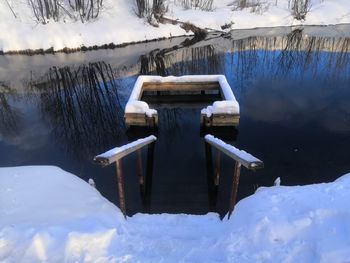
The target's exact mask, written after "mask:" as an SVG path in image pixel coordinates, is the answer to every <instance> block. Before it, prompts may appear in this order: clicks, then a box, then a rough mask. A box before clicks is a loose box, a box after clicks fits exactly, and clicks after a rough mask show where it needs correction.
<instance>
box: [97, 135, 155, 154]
mask: <svg viewBox="0 0 350 263" xmlns="http://www.w3.org/2000/svg"><path fill="white" fill-rule="evenodd" d="M156 140H157V137H156V136H154V135H150V136H148V137H146V138H142V139H138V140H136V141H133V142H131V143H128V144H125V145H123V146H120V147H115V148H113V149H111V150H109V151H107V152H105V153H103V154H100V155H97V156H96V157H95V158H96V159H97V158H107V159H109V158H112V157H113V156H115V155H117V154H120V153H122V152H124V151H127V150H128V149H132V148H134V147H136V146H138V145H140V144H148V143H151V142H154V141H156Z"/></svg>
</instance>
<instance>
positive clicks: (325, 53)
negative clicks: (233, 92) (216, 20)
mask: <svg viewBox="0 0 350 263" xmlns="http://www.w3.org/2000/svg"><path fill="white" fill-rule="evenodd" d="M232 46H233V53H231V54H230V55H228V56H229V57H230V58H231V62H230V63H231V64H230V70H232V75H235V76H236V77H235V84H236V83H237V84H238V86H240V87H242V88H244V87H246V88H248V87H249V85H251V81H252V80H258V78H264V77H268V78H269V79H271V78H276V79H279V78H281V77H283V78H291V77H292V78H297V79H304V78H313V79H315V78H317V79H320V78H323V79H327V80H329V79H332V78H335V77H341V76H343V77H344V76H346V75H347V74H349V62H350V39H349V38H332V37H318V36H307V35H305V34H303V31H302V30H299V29H298V30H294V31H292V32H291V33H290V34H288V35H287V36H284V37H249V38H246V39H239V40H234V41H233V43H232Z"/></svg>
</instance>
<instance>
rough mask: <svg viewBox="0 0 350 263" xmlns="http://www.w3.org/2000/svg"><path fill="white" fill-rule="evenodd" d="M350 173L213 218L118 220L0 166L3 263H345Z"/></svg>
mask: <svg viewBox="0 0 350 263" xmlns="http://www.w3.org/2000/svg"><path fill="white" fill-rule="evenodd" d="M349 198H350V174H348V175H345V176H343V177H341V178H340V179H338V180H337V181H335V182H333V183H327V184H318V185H307V186H295V187H286V186H275V187H268V188H260V189H259V190H258V191H257V193H255V194H254V195H252V196H250V197H248V198H246V199H243V200H242V201H240V202H239V203H238V204H237V206H236V208H235V211H234V213H233V215H232V217H231V219H230V220H229V221H228V220H226V219H224V220H223V221H220V220H219V218H218V216H217V215H216V214H213V213H210V214H207V215H205V216H194V215H168V214H162V215H144V214H137V215H135V216H133V217H131V218H128V219H127V221H125V220H124V219H123V217H122V214H121V212H120V211H119V209H118V208H116V207H115V206H114V205H113V204H111V203H109V202H108V201H107V200H106V199H104V198H103V197H102V196H101V195H100V194H99V193H98V192H97V191H96V190H95V189H94V188H93V187H91V186H89V185H88V184H87V183H85V182H83V181H82V180H80V179H79V178H77V177H75V176H74V175H72V174H69V173H67V172H65V171H63V170H61V169H59V168H56V167H49V166H41V167H39V166H37V167H34V166H31V167H16V168H0V262H161V261H162V262H180V261H181V262H346V261H347V260H348V259H349V258H350V211H349V206H348V200H349Z"/></svg>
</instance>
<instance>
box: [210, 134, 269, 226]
mask: <svg viewBox="0 0 350 263" xmlns="http://www.w3.org/2000/svg"><path fill="white" fill-rule="evenodd" d="M204 138H205V142H206V145H207V146H206V148H207V150H206V152H207V162H212V154H211V150H210V146H209V145H211V146H213V147H215V148H216V149H217V150H218V158H217V170H216V173H215V178H213V179H214V184H215V185H216V187H217V186H218V182H219V174H220V171H219V169H220V153H221V152H222V153H224V154H226V155H227V156H229V157H230V158H232V159H233V160H235V161H236V165H235V169H234V174H233V181H232V188H231V195H230V206H229V213H228V219H230V216H231V214H232V211H233V209H234V207H235V204H236V199H237V191H238V184H239V178H240V174H241V166H242V165H243V166H244V167H246V168H247V169H249V170H254V171H255V170H256V169H261V168H263V167H264V162H263V161H261V160H259V159H258V158H256V157H254V156H253V155H251V154H250V153H247V152H246V151H242V150H239V149H237V148H236V147H234V146H232V145H230V144H227V143H225V142H224V141H222V140H220V139H218V138H215V137H214V136H213V135H210V134H207V135H206V136H205V137H204ZM208 167H212V165H209V166H208ZM210 170H211V169H210ZM208 173H210V172H208ZM210 180H212V179H211V178H210V176H208V185H210V184H211V182H210ZM216 192H217V190H216Z"/></svg>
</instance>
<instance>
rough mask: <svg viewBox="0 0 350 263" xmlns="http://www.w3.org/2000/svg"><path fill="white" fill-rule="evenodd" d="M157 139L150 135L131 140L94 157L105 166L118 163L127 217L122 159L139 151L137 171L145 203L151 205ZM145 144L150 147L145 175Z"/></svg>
mask: <svg viewBox="0 0 350 263" xmlns="http://www.w3.org/2000/svg"><path fill="white" fill-rule="evenodd" d="M156 140H157V137H156V136H154V135H151V136H148V137H146V138H143V139H138V140H136V141H133V142H130V143H128V144H125V145H123V146H120V147H116V148H113V149H111V150H109V151H107V152H105V153H102V154H99V155H97V156H95V157H94V162H96V163H97V164H99V165H101V166H103V167H105V166H108V165H110V164H112V163H116V175H117V179H118V193H119V205H120V210H121V211H122V212H123V214H124V217H125V218H126V206H125V194H124V183H123V172H122V163H121V159H122V158H123V157H125V156H127V155H129V154H131V153H133V152H137V173H138V178H139V184H140V190H141V195H142V197H145V200H144V203H145V205H146V206H149V202H150V194H149V193H150V192H151V186H152V173H153V149H154V147H153V145H154V144H153V143H154V142H155V141H156ZM145 146H149V147H148V155H147V174H146V177H145V176H144V175H143V168H142V153H141V149H142V148H143V147H145Z"/></svg>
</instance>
